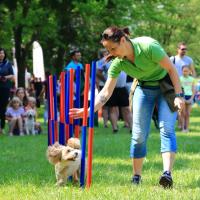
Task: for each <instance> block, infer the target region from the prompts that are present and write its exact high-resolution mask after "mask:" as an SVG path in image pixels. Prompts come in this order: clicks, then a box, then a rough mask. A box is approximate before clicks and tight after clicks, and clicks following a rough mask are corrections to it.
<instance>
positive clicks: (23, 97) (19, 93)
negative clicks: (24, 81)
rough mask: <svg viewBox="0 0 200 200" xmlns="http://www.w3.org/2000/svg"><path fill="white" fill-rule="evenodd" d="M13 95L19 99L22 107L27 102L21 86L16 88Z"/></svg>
mask: <svg viewBox="0 0 200 200" xmlns="http://www.w3.org/2000/svg"><path fill="white" fill-rule="evenodd" d="M15 96H17V97H18V98H19V99H20V100H21V102H22V104H23V106H24V107H26V106H27V103H28V100H27V94H26V91H25V89H24V88H23V87H19V88H17V90H16V92H15Z"/></svg>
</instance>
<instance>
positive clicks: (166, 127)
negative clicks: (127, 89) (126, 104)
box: [130, 86, 177, 158]
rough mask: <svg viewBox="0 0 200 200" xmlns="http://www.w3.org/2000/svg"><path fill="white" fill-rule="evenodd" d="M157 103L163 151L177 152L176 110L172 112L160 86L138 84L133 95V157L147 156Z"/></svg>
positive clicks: (131, 148)
mask: <svg viewBox="0 0 200 200" xmlns="http://www.w3.org/2000/svg"><path fill="white" fill-rule="evenodd" d="M155 104H156V105H157V107H158V122H159V129H160V137H161V152H162V153H164V152H176V150H177V146H176V134H175V123H176V117H177V113H176V112H171V110H170V109H169V107H168V104H167V102H166V101H165V99H164V97H163V96H162V94H161V91H160V88H159V87H154V88H145V87H140V86H137V88H136V90H135V93H134V96H133V127H132V139H131V147H130V156H131V158H143V157H145V156H146V153H147V149H146V144H147V138H148V135H149V131H150V124H151V117H152V113H153V110H154V106H155Z"/></svg>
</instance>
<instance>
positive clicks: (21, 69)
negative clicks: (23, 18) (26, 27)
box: [13, 26, 26, 87]
mask: <svg viewBox="0 0 200 200" xmlns="http://www.w3.org/2000/svg"><path fill="white" fill-rule="evenodd" d="M13 31H14V39H15V52H16V53H15V55H16V60H17V66H18V87H24V86H25V57H26V52H25V49H24V48H23V47H22V26H17V27H15V28H14V30H13Z"/></svg>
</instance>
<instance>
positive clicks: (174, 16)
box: [0, 0, 200, 85]
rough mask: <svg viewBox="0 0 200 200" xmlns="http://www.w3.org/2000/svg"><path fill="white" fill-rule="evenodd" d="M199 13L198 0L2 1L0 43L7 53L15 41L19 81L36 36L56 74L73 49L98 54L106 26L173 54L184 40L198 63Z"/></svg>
mask: <svg viewBox="0 0 200 200" xmlns="http://www.w3.org/2000/svg"><path fill="white" fill-rule="evenodd" d="M199 13H200V4H199V3H198V0H191V1H186V0H178V1H173V0H168V1H165V0H134V1H133V0H124V1H121V0H73V1H71V0H45V1H42V0H15V1H12V0H2V1H1V3H0V27H1V29H0V35H1V40H0V46H3V47H5V48H6V49H8V52H9V53H10V56H11V49H12V46H13V45H15V49H16V58H17V63H18V67H19V71H20V73H19V78H18V79H19V84H20V85H24V71H25V67H27V66H28V68H29V70H31V69H32V42H33V41H34V40H37V41H39V42H40V43H41V45H42V47H43V51H44V59H45V67H46V70H50V71H52V72H57V73H59V72H60V71H62V69H63V67H64V65H65V64H66V62H67V61H68V55H69V51H70V49H72V48H79V49H80V50H81V52H82V54H83V62H84V63H86V62H89V61H91V60H92V59H96V58H97V51H98V49H99V48H100V47H101V46H100V43H99V41H100V34H101V33H102V31H103V30H104V29H105V28H106V27H108V26H110V25H117V26H121V27H125V26H128V27H129V28H130V29H131V32H132V36H133V37H137V36H141V35H148V36H152V37H154V38H156V39H157V40H158V41H159V42H160V43H161V44H162V45H163V46H164V48H165V49H166V50H167V51H169V52H171V53H172V54H175V53H176V52H175V51H176V44H177V43H178V42H179V41H185V42H187V43H188V46H189V54H190V55H191V56H192V57H193V58H194V60H195V61H196V63H197V64H198V63H199V61H200V60H199V58H198V55H199V51H200V50H199V48H198V47H199V44H198V43H199V40H198V38H199V36H200V28H199V23H200V22H199V21H200V15H199Z"/></svg>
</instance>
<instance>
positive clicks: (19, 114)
mask: <svg viewBox="0 0 200 200" xmlns="http://www.w3.org/2000/svg"><path fill="white" fill-rule="evenodd" d="M5 115H6V119H7V120H8V124H9V135H10V136H13V130H14V128H15V127H16V126H18V128H19V135H20V136H23V135H24V133H23V116H24V108H23V106H22V102H21V101H20V99H19V98H18V97H13V98H12V100H11V101H10V103H9V106H8V108H7V110H6V113H5Z"/></svg>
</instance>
